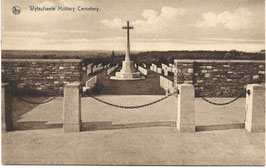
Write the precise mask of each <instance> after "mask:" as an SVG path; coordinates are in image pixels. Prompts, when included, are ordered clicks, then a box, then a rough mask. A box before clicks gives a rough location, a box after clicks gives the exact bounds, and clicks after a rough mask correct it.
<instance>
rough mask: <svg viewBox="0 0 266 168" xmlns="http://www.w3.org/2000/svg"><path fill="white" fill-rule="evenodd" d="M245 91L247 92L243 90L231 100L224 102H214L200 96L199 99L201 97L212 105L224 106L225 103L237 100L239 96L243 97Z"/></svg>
mask: <svg viewBox="0 0 266 168" xmlns="http://www.w3.org/2000/svg"><path fill="white" fill-rule="evenodd" d="M246 93H248V91H245V92H243V93H242V94H241V95H239V96H237V97H236V98H234V99H233V100H230V101H228V102H224V103H216V102H212V101H210V100H208V99H206V98H205V97H201V99H203V100H204V101H206V102H208V103H210V104H212V105H216V106H225V105H228V104H231V103H233V102H234V101H236V100H238V99H239V98H240V97H243V96H244V95H245V94H246Z"/></svg>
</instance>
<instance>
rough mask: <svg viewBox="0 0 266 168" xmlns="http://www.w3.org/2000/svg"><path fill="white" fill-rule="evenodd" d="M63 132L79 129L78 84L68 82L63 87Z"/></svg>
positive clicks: (79, 102) (78, 130) (79, 104)
mask: <svg viewBox="0 0 266 168" xmlns="http://www.w3.org/2000/svg"><path fill="white" fill-rule="evenodd" d="M63 106H64V107H63V111H64V126H63V128H64V132H80V130H81V95H80V84H79V83H70V84H67V85H66V86H65V88H64V104H63Z"/></svg>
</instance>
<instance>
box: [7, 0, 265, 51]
mask: <svg viewBox="0 0 266 168" xmlns="http://www.w3.org/2000/svg"><path fill="white" fill-rule="evenodd" d="M13 6H20V8H21V13H20V14H19V15H14V14H12V12H11V9H12V7H13ZM29 6H35V7H37V6H38V7H56V8H57V7H58V6H65V7H75V8H76V11H75V12H71V11H64V12H62V11H50V12H48V11H40V12H33V11H30V10H29ZM78 6H82V7H88V8H89V7H97V8H99V9H100V11H99V12H88V11H87V12H81V11H77V7H78ZM264 12H265V5H264V0H134V1H133V0H4V1H2V49H23V50H124V48H125V37H126V31H125V30H123V29H121V27H122V26H124V25H125V24H126V20H129V21H130V24H131V25H132V26H134V29H133V30H131V34H130V37H131V49H132V50H142V51H143V50H231V49H236V50H242V51H260V50H261V49H264V48H265V47H264V43H265V29H264V27H265V18H264V17H265V15H264Z"/></svg>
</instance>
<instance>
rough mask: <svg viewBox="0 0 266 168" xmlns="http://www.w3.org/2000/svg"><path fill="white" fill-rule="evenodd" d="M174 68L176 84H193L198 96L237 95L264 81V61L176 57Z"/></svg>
mask: <svg viewBox="0 0 266 168" xmlns="http://www.w3.org/2000/svg"><path fill="white" fill-rule="evenodd" d="M175 67H176V68H177V72H176V73H175V76H174V83H175V86H176V84H181V83H189V84H193V85H194V87H195V96H197V97H200V96H203V97H236V96H238V95H241V94H242V93H243V91H244V90H245V87H246V85H247V84H252V83H264V81H265V63H264V60H263V61H262V60H175Z"/></svg>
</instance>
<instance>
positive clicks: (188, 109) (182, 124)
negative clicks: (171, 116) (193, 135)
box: [176, 84, 195, 132]
mask: <svg viewBox="0 0 266 168" xmlns="http://www.w3.org/2000/svg"><path fill="white" fill-rule="evenodd" d="M177 87H178V90H179V95H178V98H177V121H176V126H177V129H178V131H181V132H195V89H194V86H193V85H191V84H180V85H178V86H177Z"/></svg>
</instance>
